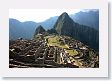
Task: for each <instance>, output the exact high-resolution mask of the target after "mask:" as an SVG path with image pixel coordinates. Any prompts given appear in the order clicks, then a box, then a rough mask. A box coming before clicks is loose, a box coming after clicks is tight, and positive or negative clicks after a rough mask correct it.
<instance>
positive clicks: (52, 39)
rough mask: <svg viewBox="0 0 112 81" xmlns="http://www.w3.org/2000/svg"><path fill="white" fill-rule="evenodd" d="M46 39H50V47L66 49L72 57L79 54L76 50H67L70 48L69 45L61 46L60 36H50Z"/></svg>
mask: <svg viewBox="0 0 112 81" xmlns="http://www.w3.org/2000/svg"><path fill="white" fill-rule="evenodd" d="M46 38H48V45H50V46H58V47H61V48H64V49H65V51H66V52H68V53H69V54H70V55H77V54H78V52H77V51H76V50H72V49H67V48H69V47H68V45H67V44H64V45H61V44H60V42H59V39H60V37H59V36H50V37H46Z"/></svg>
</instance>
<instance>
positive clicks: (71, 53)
mask: <svg viewBox="0 0 112 81" xmlns="http://www.w3.org/2000/svg"><path fill="white" fill-rule="evenodd" d="M66 51H67V52H68V53H69V54H70V55H77V54H78V52H77V51H76V50H72V49H70V50H68V49H66Z"/></svg>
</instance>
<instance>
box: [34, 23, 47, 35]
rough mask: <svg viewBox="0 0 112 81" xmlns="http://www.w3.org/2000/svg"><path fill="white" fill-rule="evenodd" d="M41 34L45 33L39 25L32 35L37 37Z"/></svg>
mask: <svg viewBox="0 0 112 81" xmlns="http://www.w3.org/2000/svg"><path fill="white" fill-rule="evenodd" d="M43 32H45V29H44V28H43V27H42V26H41V25H39V26H38V27H37V28H36V30H35V34H34V35H37V34H42V33H43Z"/></svg>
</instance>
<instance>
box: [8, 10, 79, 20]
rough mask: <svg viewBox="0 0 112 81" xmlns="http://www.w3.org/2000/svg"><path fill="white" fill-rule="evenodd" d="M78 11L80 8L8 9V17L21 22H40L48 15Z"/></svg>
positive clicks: (48, 16)
mask: <svg viewBox="0 0 112 81" xmlns="http://www.w3.org/2000/svg"><path fill="white" fill-rule="evenodd" d="M79 11H80V9H10V10H9V18H14V19H17V20H19V21H21V22H24V21H35V22H42V21H44V20H46V19H48V18H50V17H53V16H59V15H61V14H62V13H63V12H67V13H68V14H74V13H77V12H79Z"/></svg>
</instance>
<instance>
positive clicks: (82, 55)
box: [62, 36, 99, 68]
mask: <svg viewBox="0 0 112 81" xmlns="http://www.w3.org/2000/svg"><path fill="white" fill-rule="evenodd" d="M62 38H63V40H64V42H65V44H67V45H68V46H69V48H70V49H73V50H76V51H77V52H78V54H77V55H72V56H71V55H69V56H68V58H72V59H75V60H77V61H78V62H79V63H80V65H78V66H81V67H86V68H87V67H88V68H89V67H93V68H94V67H96V68H97V67H99V52H97V51H95V50H94V49H91V48H90V47H88V46H87V45H84V44H83V43H81V42H80V41H78V40H75V39H72V38H70V37H67V36H62ZM72 63H75V61H74V62H72Z"/></svg>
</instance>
